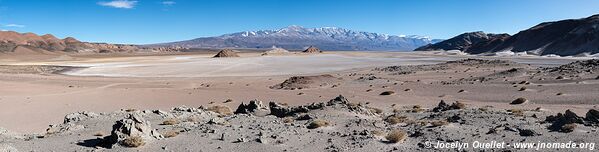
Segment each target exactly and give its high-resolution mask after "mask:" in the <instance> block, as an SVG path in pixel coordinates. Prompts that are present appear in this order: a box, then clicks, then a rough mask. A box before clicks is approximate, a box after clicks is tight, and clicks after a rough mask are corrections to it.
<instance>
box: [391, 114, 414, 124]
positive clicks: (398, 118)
mask: <svg viewBox="0 0 599 152" xmlns="http://www.w3.org/2000/svg"><path fill="white" fill-rule="evenodd" d="M408 120H409V119H408V117H406V116H397V115H391V116H389V117H387V119H385V122H387V123H389V124H392V125H394V124H398V123H405V122H407V121H408Z"/></svg>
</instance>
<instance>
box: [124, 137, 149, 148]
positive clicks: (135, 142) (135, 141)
mask: <svg viewBox="0 0 599 152" xmlns="http://www.w3.org/2000/svg"><path fill="white" fill-rule="evenodd" d="M122 144H123V146H127V147H140V146H143V145H145V144H146V142H145V141H144V139H143V138H141V136H132V137H129V138H127V139H125V140H123V142H122Z"/></svg>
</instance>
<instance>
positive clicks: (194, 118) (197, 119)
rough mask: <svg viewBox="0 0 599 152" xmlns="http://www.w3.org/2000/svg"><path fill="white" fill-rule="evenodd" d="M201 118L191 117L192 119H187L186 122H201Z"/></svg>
mask: <svg viewBox="0 0 599 152" xmlns="http://www.w3.org/2000/svg"><path fill="white" fill-rule="evenodd" d="M199 121H200V118H198V117H195V116H191V117H187V119H185V122H199Z"/></svg>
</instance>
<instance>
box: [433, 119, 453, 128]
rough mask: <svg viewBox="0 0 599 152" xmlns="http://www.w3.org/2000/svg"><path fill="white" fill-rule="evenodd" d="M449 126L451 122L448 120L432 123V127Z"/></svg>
mask: <svg viewBox="0 0 599 152" xmlns="http://www.w3.org/2000/svg"><path fill="white" fill-rule="evenodd" d="M448 124H449V122H447V120H437V121H432V122H431V125H433V127H439V126H445V125H448Z"/></svg>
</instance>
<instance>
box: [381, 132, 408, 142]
mask: <svg viewBox="0 0 599 152" xmlns="http://www.w3.org/2000/svg"><path fill="white" fill-rule="evenodd" d="M407 138H408V134H407V133H406V132H405V131H403V130H399V129H396V130H392V131H391V132H389V133H388V134H387V136H385V139H387V140H388V141H389V142H391V143H401V142H403V141H405V140H406V139H407Z"/></svg>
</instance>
